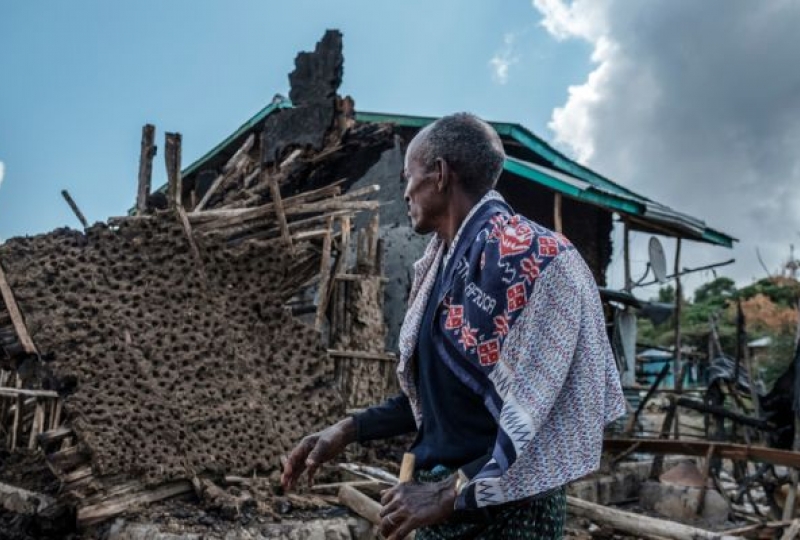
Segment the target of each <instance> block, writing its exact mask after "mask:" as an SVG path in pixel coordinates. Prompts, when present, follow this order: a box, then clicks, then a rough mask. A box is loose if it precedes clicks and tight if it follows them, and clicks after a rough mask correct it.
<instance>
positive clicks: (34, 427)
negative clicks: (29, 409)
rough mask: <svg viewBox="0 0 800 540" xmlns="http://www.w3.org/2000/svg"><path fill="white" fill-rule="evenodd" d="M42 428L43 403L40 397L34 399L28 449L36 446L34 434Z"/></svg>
mask: <svg viewBox="0 0 800 540" xmlns="http://www.w3.org/2000/svg"><path fill="white" fill-rule="evenodd" d="M43 429H44V403H42V400H41V399H38V398H37V399H36V409H35V410H34V413H33V422H32V424H31V434H30V436H29V437H28V450H33V449H34V448H36V436H37V435H39V433H40V432H41V431H42V430H43Z"/></svg>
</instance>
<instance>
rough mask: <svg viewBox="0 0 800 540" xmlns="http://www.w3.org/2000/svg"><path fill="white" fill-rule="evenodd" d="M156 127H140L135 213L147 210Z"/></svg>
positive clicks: (154, 153)
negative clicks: (140, 143) (140, 145)
mask: <svg viewBox="0 0 800 540" xmlns="http://www.w3.org/2000/svg"><path fill="white" fill-rule="evenodd" d="M155 138H156V127H155V126H154V125H152V124H145V125H144V126H143V127H142V151H141V154H140V155H139V186H138V189H137V191H136V213H137V214H143V213H144V212H145V211H146V210H147V198H148V197H149V196H150V184H151V179H152V176H153V157H155V155H156V149H157V147H156V145H155Z"/></svg>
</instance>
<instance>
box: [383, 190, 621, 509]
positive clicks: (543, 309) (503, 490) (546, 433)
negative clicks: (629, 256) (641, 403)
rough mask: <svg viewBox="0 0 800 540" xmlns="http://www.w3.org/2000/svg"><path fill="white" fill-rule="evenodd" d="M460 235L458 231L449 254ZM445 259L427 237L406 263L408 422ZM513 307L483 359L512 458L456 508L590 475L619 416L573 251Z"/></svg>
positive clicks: (590, 291)
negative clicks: (421, 338) (430, 306)
mask: <svg viewBox="0 0 800 540" xmlns="http://www.w3.org/2000/svg"><path fill="white" fill-rule="evenodd" d="M500 198H501V197H500V195H499V194H497V193H496V192H490V193H489V194H487V196H486V197H484V198H483V199H482V200H481V201H480V202H479V203H478V204H477V205H476V206H475V207H474V208H473V209H472V211H471V212H470V215H468V216H467V218H466V219H465V220H464V223H465V224H466V223H467V222H468V221H469V219H470V217H472V215H473V214H474V213H475V212H476V211H477V209H478V208H479V207H480V206H481V205H482V204H484V203H485V202H487V201H489V200H492V199H500ZM462 230H463V225H462V229H461V230H459V233H458V234H457V235H456V238H455V239H454V241H453V244H452V245H451V251H452V249H453V247H454V246H456V245H457V244H458V240H459V238H460V235H461V232H462ZM524 234H525V231H524V230H522V231H520V235H519V238H515V239H514V242H509V244H508V246H507V247H506V248H505V249H507V250H514V249H516V248H515V245H514V244H515V242H516V240H519V239H524ZM540 249H542V248H540ZM543 249H548V247H547V245H544V247H543ZM509 252H510V251H509ZM449 255H450V253H448V254H447V255H445V253H444V245H443V242H442V241H441V240H440V239H439V238H438V237H434V238H433V239H432V240H431V242H430V243H429V244H428V247H427V249H426V250H425V253H424V255H423V257H422V258H421V259H420V260H419V261H417V263H415V265H414V282H413V285H412V289H411V294H410V297H409V309H408V311H407V313H406V317H405V320H404V322H403V326H402V328H401V331H400V343H399V346H400V361H399V364H398V368H397V372H398V377H399V382H400V386H401V389H402V390H403V392H404V393H405V394H406V395H407V396H408V398H409V401H410V403H411V408H412V410H413V412H414V417H415V419H416V422H417V425H420V423H421V421H422V418H421V410H420V406H419V398H418V395H417V392H416V388H415V385H414V383H413V369H412V366H411V361H412V358H413V353H414V349H415V348H416V343H417V336H418V334H419V329H420V323H421V320H422V315H423V313H424V311H425V307H426V305H427V302H428V299H429V297H430V294H431V291H432V289H433V285H434V282H435V279H436V269H437V268H438V267H439V264H440V262H442V258H443V257H444V258H445V262H446V260H447V257H448V256H449ZM543 255H544V253H543ZM531 262H532V263H535V259H534V260H533V261H531ZM521 309H522V311H521V312H520V313H519V314H518V316H517V318H516V320H515V322H514V324H513V325H512V326H511V327H510V328H509V329H508V334H507V336H506V338H505V340H504V343H503V345H502V347H501V349H500V351H499V355H498V357H497V358H496V359H494V358H493V356H492V354H489V356H487V358H489V359H490V360H491V361H493V362H494V363H493V364H492V365H493V368H492V372H491V374H490V375H489V378H490V380H491V381H492V383H493V384H494V387H495V391H496V392H497V394H498V395H499V396H500V398H501V399H502V402H503V405H502V410H501V414H500V422H499V426H498V427H499V429H501V430H503V431H504V432H505V433H506V434H507V435H508V436H509V438H510V439H511V441H512V443H513V444H514V448H515V450H516V459H515V460H514V461H513V462H511V463H508V464H507V466H506V467H498V464H497V463H495V462H494V460H491V461H490V462H489V463H488V464H487V465H486V466H485V467H484V469H482V470H481V471H480V472H479V473H478V474H477V475H476V476H475V477H474V478H473V479H472V480H471V481H470V484H469V485H468V487H469V488H470V489H465V490H463V491H462V496H461V497H460V498H459V500H457V501H456V506H457V508H471V507H476V506H478V507H481V506H488V505H495V504H501V503H504V502H508V501H513V500H518V499H521V498H524V497H528V496H530V495H535V494H537V493H542V492H544V491H547V490H549V489H551V488H553V487H557V486H560V485H563V484H566V483H568V482H570V481H572V480H575V479H577V478H580V477H581V476H584V475H586V474H588V473H590V472H592V471H594V470H596V469H597V467H598V466H599V462H600V453H601V449H602V437H603V429H604V427H605V425H606V424H607V423H608V422H610V421H613V420H614V419H616V418H618V417H619V416H621V415H622V414H624V413H625V401H624V397H623V394H622V389H621V386H620V381H619V374H618V372H617V368H616V363H615V361H614V357H613V354H612V352H611V348H610V345H609V343H608V338H607V336H606V332H605V323H604V319H603V314H602V308H601V305H600V299H599V295H598V292H597V287H596V285H595V283H594V279H593V278H592V275H591V272H590V271H589V269H588V268H587V267H586V264H585V262H584V261H583V259H582V258H581V257H580V255H579V254H578V252H577V251H576V250H568V251H564V252H562V253H560V254H559V255H557V256H556V257H555V258H554V259H553V260H552V261H551V262H550V264H549V265H548V266H547V267H546V268H545V269H544V270H543V271H541V273H540V274H539V275H538V277H536V278H535V281H534V289H533V293H532V294H531V296H530V300H529V301H528V302H527V303H526V304H525V305H524V307H522V308H521ZM504 315H507V314H504ZM496 318H497V317H496ZM496 318H495V319H496ZM499 324H500V325H502V322H500V323H499ZM495 325H496V326H497V325H498V321H497V320H495ZM487 353H491V351H487ZM498 470H499V472H497V471H498Z"/></svg>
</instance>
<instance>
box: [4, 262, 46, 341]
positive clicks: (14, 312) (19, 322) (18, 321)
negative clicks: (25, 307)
mask: <svg viewBox="0 0 800 540" xmlns="http://www.w3.org/2000/svg"><path fill="white" fill-rule="evenodd" d="M0 294H1V295H2V297H3V303H4V304H5V306H6V311H8V314H9V315H10V316H11V322H12V324H13V325H14V330H16V331H17V337H18V338H19V342H20V344H22V348H23V350H24V351H25V352H26V353H28V354H38V352H37V350H36V346H35V345H34V344H33V340H32V339H31V336H30V334H29V333H28V327H27V326H25V319H23V317H22V312H20V310H19V306H18V305H17V300H16V299H15V298H14V293H13V292H12V291H11V287H10V286H9V284H8V280H6V274H5V272H4V271H3V265H2V264H0Z"/></svg>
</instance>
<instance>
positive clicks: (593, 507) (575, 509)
mask: <svg viewBox="0 0 800 540" xmlns="http://www.w3.org/2000/svg"><path fill="white" fill-rule="evenodd" d="M567 512H568V513H569V514H571V515H573V516H578V517H583V518H586V519H589V520H591V521H594V522H596V523H601V524H604V525H609V526H610V527H612V528H614V529H617V530H620V531H623V532H626V533H629V534H633V535H634V536H637V537H639V538H653V539H658V538H671V539H673V540H701V539H705V540H728V539H733V538H740V537H738V536H726V535H725V534H724V533H716V532H711V531H706V530H704V529H698V528H696V527H689V526H688V525H683V524H681V523H676V522H674V521H667V520H664V519H656V518H652V517H649V516H643V515H641V514H634V513H632V512H624V511H622V510H617V509H615V508H609V507H607V506H601V505H599V504H594V503H590V502H587V501H584V500H581V499H578V498H576V497H570V496H567Z"/></svg>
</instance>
